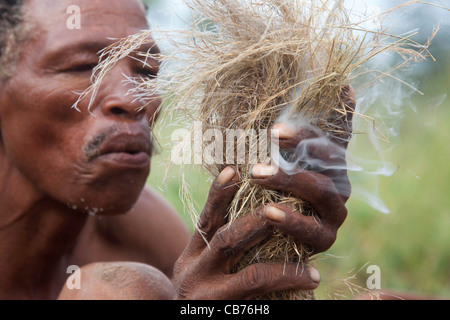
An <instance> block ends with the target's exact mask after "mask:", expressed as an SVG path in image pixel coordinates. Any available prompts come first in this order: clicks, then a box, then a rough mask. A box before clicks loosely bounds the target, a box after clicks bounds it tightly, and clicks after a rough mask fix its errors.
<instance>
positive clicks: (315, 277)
mask: <svg viewBox="0 0 450 320" xmlns="http://www.w3.org/2000/svg"><path fill="white" fill-rule="evenodd" d="M309 276H310V278H311V280H312V281H314V282H316V283H319V282H320V273H319V270H317V269H316V268H313V267H309Z"/></svg>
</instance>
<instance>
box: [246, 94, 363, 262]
mask: <svg viewBox="0 0 450 320" xmlns="http://www.w3.org/2000/svg"><path fill="white" fill-rule="evenodd" d="M341 103H343V107H344V108H343V110H346V111H347V113H346V114H343V115H340V117H339V120H338V121H339V123H337V124H336V125H338V126H339V127H340V129H341V132H340V134H339V135H338V136H334V137H332V138H326V137H325V136H324V134H323V133H321V132H320V131H318V130H311V127H308V126H306V127H301V126H300V127H298V128H293V127H290V126H286V125H283V124H276V125H275V126H274V127H273V129H276V130H277V133H278V138H279V145H280V148H281V149H284V150H286V151H288V152H295V151H298V146H299V145H300V144H302V143H303V147H304V149H307V150H306V151H305V150H303V152H304V153H305V154H307V155H308V158H309V159H312V160H313V161H312V162H311V163H315V164H316V165H313V166H312V168H311V169H310V170H311V171H308V170H301V171H299V172H298V173H297V174H294V175H288V174H286V173H285V172H283V171H282V170H279V169H278V168H274V167H270V166H266V165H262V164H258V165H255V166H254V167H253V169H252V177H253V182H254V183H256V184H259V185H261V186H264V187H266V188H269V189H272V190H278V191H280V192H288V193H291V194H292V195H293V196H294V197H297V198H299V199H302V200H304V201H307V202H308V203H309V204H310V205H311V206H312V207H313V208H314V209H315V211H316V214H317V218H318V219H316V218H313V217H311V216H305V215H302V214H300V213H299V212H296V211H293V210H291V209H289V208H287V207H285V206H282V205H277V204H274V205H270V206H269V207H267V208H266V209H265V212H266V215H265V217H266V218H267V221H268V223H269V224H270V225H272V226H274V227H276V228H278V229H279V230H281V231H282V232H283V233H286V234H288V235H291V236H293V237H294V238H295V239H296V240H297V241H298V242H299V243H301V244H303V245H306V246H307V247H309V249H310V250H311V251H312V252H313V253H314V254H317V253H320V252H324V251H326V250H328V249H329V248H330V247H331V245H332V244H333V243H334V242H335V240H336V234H337V231H338V229H339V227H340V226H341V225H342V223H343V222H344V220H345V218H346V217H347V209H346V207H345V203H346V202H347V200H348V199H349V197H350V193H351V185H350V181H349V179H348V175H347V169H346V168H347V163H346V159H345V154H346V150H347V146H348V142H349V140H350V138H351V134H352V116H353V113H354V111H355V106H356V100H355V92H354V90H353V88H352V87H351V86H347V87H345V88H344V89H343V90H342V92H341ZM309 141H312V142H311V143H310V142H309ZM314 141H319V143H314Z"/></svg>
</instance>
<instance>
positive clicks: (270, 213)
mask: <svg viewBox="0 0 450 320" xmlns="http://www.w3.org/2000/svg"><path fill="white" fill-rule="evenodd" d="M266 217H267V219H269V220H272V221H274V222H283V221H284V219H286V213H285V212H284V211H282V210H280V209H278V208H275V207H268V208H267V210H266Z"/></svg>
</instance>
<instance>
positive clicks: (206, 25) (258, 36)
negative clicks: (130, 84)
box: [80, 0, 429, 300]
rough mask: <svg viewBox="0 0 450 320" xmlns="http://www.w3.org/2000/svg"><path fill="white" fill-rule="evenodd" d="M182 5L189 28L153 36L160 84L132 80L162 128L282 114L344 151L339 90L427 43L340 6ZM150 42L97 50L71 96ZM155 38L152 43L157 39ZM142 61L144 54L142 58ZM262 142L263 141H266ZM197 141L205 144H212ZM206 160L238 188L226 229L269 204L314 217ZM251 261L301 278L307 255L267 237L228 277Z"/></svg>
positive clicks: (230, 123)
mask: <svg viewBox="0 0 450 320" xmlns="http://www.w3.org/2000/svg"><path fill="white" fill-rule="evenodd" d="M416 2H418V1H411V2H408V3H406V4H403V5H402V6H405V5H410V4H413V3H416ZM188 3H189V5H190V7H191V8H192V9H193V11H194V12H195V13H197V14H198V15H199V18H198V20H196V21H195V22H194V23H193V27H192V29H191V30H188V31H179V32H173V31H171V32H162V31H159V32H158V34H159V35H160V36H161V35H163V37H167V39H168V40H169V41H170V42H171V43H172V45H173V51H172V52H170V53H169V54H165V55H158V56H157V57H156V58H158V59H160V60H161V61H162V63H163V65H162V69H161V74H160V76H159V78H158V79H151V80H146V79H131V81H135V82H137V90H136V92H135V94H136V95H137V96H138V97H140V98H146V97H152V96H153V95H154V94H155V93H160V94H163V95H166V96H169V97H170V100H169V105H168V107H167V110H166V111H165V113H164V114H165V115H166V117H165V119H166V121H174V120H179V119H174V115H175V114H177V115H180V114H181V115H182V118H183V119H189V121H190V122H191V123H192V120H195V121H200V122H201V123H202V125H203V132H204V131H206V130H208V129H215V130H218V131H219V132H220V134H218V135H220V136H222V137H226V136H227V132H229V130H230V129H235V130H244V132H261V130H269V129H270V128H271V126H272V125H273V124H274V123H275V122H276V121H277V120H278V119H279V117H280V115H281V114H282V113H283V115H284V117H287V118H289V119H290V121H293V122H302V123H305V122H306V123H308V124H309V125H312V126H314V127H315V128H319V129H320V130H321V131H322V132H324V133H325V134H326V135H327V136H328V137H329V138H330V139H333V140H334V141H337V142H340V143H342V144H345V143H346V142H348V140H349V139H350V137H351V133H350V132H349V130H348V126H347V121H348V119H349V118H350V114H351V113H356V111H355V110H353V109H352V108H351V107H350V106H348V105H346V104H345V103H344V101H343V99H342V96H343V95H342V92H343V90H344V88H345V87H346V86H347V85H348V84H352V82H353V81H355V79H357V78H358V77H359V76H361V75H362V74H368V73H369V72H370V73H371V74H372V75H373V80H377V79H378V78H380V77H389V76H391V75H390V74H389V73H386V72H379V71H377V70H369V71H368V70H365V69H363V68H362V66H363V65H364V64H365V63H366V62H367V61H369V60H371V59H372V58H373V57H375V56H377V55H379V54H381V53H383V52H388V51H389V52H394V53H396V54H398V55H399V56H400V57H401V58H402V59H401V62H400V63H399V65H398V66H396V67H395V68H397V67H401V66H403V65H404V64H406V63H408V62H411V61H417V60H422V59H424V58H426V57H427V56H429V53H428V51H427V47H428V44H425V45H419V44H418V43H416V42H414V41H412V40H411V36H412V34H410V35H408V36H403V37H400V36H395V35H392V34H389V33H388V32H387V31H385V30H382V29H379V30H366V29H365V28H364V27H363V22H364V21H363V20H360V21H358V22H354V21H351V20H352V19H351V18H350V13H349V11H348V10H347V9H346V8H345V7H344V5H343V1H339V0H337V1H327V0H259V1H256V0H214V1H212V0H190V1H188ZM395 9H397V8H394V10H395ZM387 13H388V12H385V13H382V14H381V15H380V16H378V17H371V18H380V17H382V16H383V15H385V14H387ZM150 37H153V38H156V37H157V36H155V34H153V33H152V32H151V31H148V32H144V33H142V34H139V35H134V36H132V37H130V38H128V39H125V40H122V41H121V42H120V43H119V45H117V46H114V47H111V48H108V49H107V50H106V51H105V52H104V54H105V56H104V57H106V56H107V59H106V60H104V62H103V63H102V64H100V65H99V67H98V69H97V70H96V73H95V75H94V78H93V82H94V85H93V87H92V88H91V90H90V91H89V90H88V91H87V92H86V93H85V94H84V95H82V96H81V97H80V99H82V98H84V97H85V96H87V95H88V94H90V93H92V90H94V93H95V88H98V85H99V83H100V82H101V79H102V77H103V76H104V75H105V74H106V72H107V71H108V70H109V68H111V67H112V66H113V65H114V63H115V62H117V60H120V59H122V58H123V57H125V56H127V55H128V54H129V53H131V52H133V51H134V50H136V48H139V47H140V46H141V44H142V43H144V42H148V41H150V40H149V39H150ZM155 40H156V42H158V38H156V39H155ZM150 56H152V55H151V54H147V55H146V54H144V55H143V56H142V58H143V60H145V58H148V57H150ZM104 57H103V58H104ZM367 85H370V84H369V83H367ZM362 116H364V115H362ZM162 121H164V119H163V120H162ZM216 132H217V131H216ZM192 136H195V134H194V133H192ZM215 138H216V140H215V142H214V143H215V150H218V149H220V148H221V147H220V146H219V144H227V143H230V141H227V140H226V139H224V141H220V139H217V135H216V137H215ZM232 139H233V141H234V137H232ZM243 139H245V140H242V141H245V142H244V143H245V146H246V149H245V150H246V154H245V156H246V159H249V157H250V151H249V150H254V149H252V148H253V147H254V146H253V145H252V143H256V142H255V141H257V139H252V138H251V137H250V138H249V137H248V136H247V137H244V138H243ZM269 140H270V136H269V137H268V140H267V141H266V143H269V142H270V141H269ZM189 143H195V142H192V141H189ZM202 143H204V147H208V146H209V147H210V146H211V143H212V142H211V140H209V141H206V142H204V141H202ZM259 143H261V141H259ZM216 155H217V154H216ZM215 160H216V161H212V162H211V161H207V162H203V167H204V168H205V169H207V170H209V171H210V172H211V174H212V175H213V177H216V176H217V175H218V174H219V172H220V171H221V170H222V169H224V168H225V167H226V166H227V165H230V164H234V165H236V167H237V170H238V173H239V175H240V180H241V181H242V182H241V184H240V186H239V191H238V193H237V194H236V197H235V199H234V201H233V204H232V206H231V208H230V210H229V220H230V222H231V223H232V221H233V220H234V219H238V218H239V217H240V216H241V215H243V214H248V213H251V212H255V210H256V209H257V208H259V207H261V206H263V205H266V204H270V203H283V204H285V205H288V206H291V207H292V208H294V209H296V210H297V211H299V214H306V215H314V210H313V209H312V208H310V207H309V206H308V204H307V203H304V202H303V201H302V200H301V199H296V198H293V197H292V195H290V194H282V193H280V192H275V191H269V190H265V189H263V188H261V187H258V186H255V185H254V184H251V183H250V176H249V169H250V165H251V164H250V163H248V161H247V162H245V163H241V164H236V163H229V162H227V160H229V159H227V158H226V157H225V156H224V155H223V154H222V155H221V156H219V157H218V158H216V159H215ZM266 160H268V161H269V160H270V159H266ZM192 214H193V215H194V216H195V213H192ZM255 262H286V263H290V262H297V263H298V265H299V270H298V272H303V270H302V267H301V266H302V264H307V263H309V262H310V253H309V252H308V251H307V250H306V248H304V247H303V246H302V245H301V244H297V243H296V242H295V240H294V239H292V238H291V237H288V236H286V235H283V234H280V233H276V234H274V235H273V237H272V238H271V239H270V240H268V241H267V242H265V243H264V244H262V245H259V246H257V247H255V248H254V249H252V250H251V251H250V252H248V254H247V255H246V256H245V257H244V258H243V260H242V261H241V263H240V264H239V266H238V267H237V269H236V270H235V271H238V270H239V269H241V268H244V267H246V266H248V265H249V264H251V263H255ZM258 298H261V299H283V300H286V299H312V298H313V295H312V293H311V292H303V291H290V292H276V293H273V294H270V295H266V296H264V297H258Z"/></svg>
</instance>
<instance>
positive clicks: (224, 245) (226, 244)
mask: <svg viewBox="0 0 450 320" xmlns="http://www.w3.org/2000/svg"><path fill="white" fill-rule="evenodd" d="M232 247H233V235H232V233H231V232H230V230H229V229H228V228H222V229H221V230H219V231H218V232H217V233H216V234H215V236H214V238H213V240H212V241H211V248H212V250H215V251H217V252H222V253H223V252H229V251H231V249H232Z"/></svg>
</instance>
